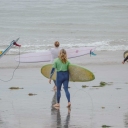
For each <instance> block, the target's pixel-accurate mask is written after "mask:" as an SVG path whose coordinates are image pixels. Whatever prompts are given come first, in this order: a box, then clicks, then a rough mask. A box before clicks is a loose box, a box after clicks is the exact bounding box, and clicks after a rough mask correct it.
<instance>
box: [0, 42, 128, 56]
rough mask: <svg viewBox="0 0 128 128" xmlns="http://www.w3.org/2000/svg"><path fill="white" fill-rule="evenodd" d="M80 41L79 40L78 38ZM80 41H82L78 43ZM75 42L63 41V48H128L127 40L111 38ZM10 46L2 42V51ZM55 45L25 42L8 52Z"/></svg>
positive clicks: (25, 51)
mask: <svg viewBox="0 0 128 128" xmlns="http://www.w3.org/2000/svg"><path fill="white" fill-rule="evenodd" d="M77 41H78V40H77ZM78 42H80V43H78ZM78 42H75V43H67V42H65V43H62V44H61V47H62V48H75V47H89V46H94V47H96V50H97V51H120V50H123V51H125V50H128V42H127V41H126V40H117V41H116V40H114V41H113V40H111V41H97V42H89V43H82V41H78ZM7 47H8V45H7V44H2V45H1V46H0V51H4V50H5V49H6V48H7ZM52 47H53V44H51V43H49V44H47V43H45V44H38V43H35V44H23V45H22V46H21V48H20V49H19V48H18V47H16V46H14V47H12V48H11V50H10V51H9V52H8V54H17V53H18V52H19V50H20V53H29V52H42V51H46V50H49V49H50V48H52Z"/></svg>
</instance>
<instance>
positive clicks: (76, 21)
mask: <svg viewBox="0 0 128 128" xmlns="http://www.w3.org/2000/svg"><path fill="white" fill-rule="evenodd" d="M18 37H20V40H19V41H18V43H19V44H21V45H22V47H21V52H22V53H25V52H40V51H42V50H47V49H49V48H50V47H52V46H53V43H54V42H55V41H56V40H58V41H59V42H60V43H61V46H62V47H64V48H70V47H80V46H82V47H83V46H96V47H97V48H96V50H98V51H101V50H108V51H109V50H112V51H114V50H123V51H125V50H128V0H0V51H2V50H4V49H5V48H6V47H7V46H8V45H9V44H10V42H11V41H12V40H15V39H17V38H18ZM17 52H18V51H17V48H16V47H13V48H12V49H11V50H10V51H9V53H8V54H17Z"/></svg>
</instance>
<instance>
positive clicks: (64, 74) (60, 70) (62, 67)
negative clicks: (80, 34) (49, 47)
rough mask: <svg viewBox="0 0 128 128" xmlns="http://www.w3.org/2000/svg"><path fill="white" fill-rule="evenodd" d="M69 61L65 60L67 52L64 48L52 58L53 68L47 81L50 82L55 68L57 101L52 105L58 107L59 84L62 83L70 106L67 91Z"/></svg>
mask: <svg viewBox="0 0 128 128" xmlns="http://www.w3.org/2000/svg"><path fill="white" fill-rule="evenodd" d="M69 64H70V62H69V61H68V60H67V53H66V50H65V49H61V50H60V53H59V56H58V58H56V59H55V60H54V63H53V68H52V71H51V75H50V79H49V83H50V84H51V78H52V75H53V73H54V71H55V69H56V71H57V76H56V86H57V103H56V104H54V105H53V106H54V107H60V97H61V86H62V84H63V86H64V90H65V94H66V97H67V100H68V106H67V107H70V106H71V103H70V93H69V91H68V83H69V71H68V66H69Z"/></svg>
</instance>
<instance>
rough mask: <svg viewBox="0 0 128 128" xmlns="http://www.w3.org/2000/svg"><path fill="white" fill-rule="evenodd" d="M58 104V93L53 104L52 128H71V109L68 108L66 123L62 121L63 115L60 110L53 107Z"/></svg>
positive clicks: (54, 96)
mask: <svg viewBox="0 0 128 128" xmlns="http://www.w3.org/2000/svg"><path fill="white" fill-rule="evenodd" d="M55 103H56V92H55V93H54V95H53V98H52V104H51V118H52V124H51V127H55V128H62V127H63V128H69V122H70V111H71V109H70V108H67V116H66V119H65V120H64V122H63V121H62V119H61V113H60V109H59V108H55V107H53V105H54V104H55Z"/></svg>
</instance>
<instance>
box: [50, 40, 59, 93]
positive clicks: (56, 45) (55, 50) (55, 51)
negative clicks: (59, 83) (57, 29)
mask: <svg viewBox="0 0 128 128" xmlns="http://www.w3.org/2000/svg"><path fill="white" fill-rule="evenodd" d="M59 46H60V43H59V41H55V43H54V48H51V49H50V51H51V63H53V61H54V59H56V58H58V54H59V51H60V48H59ZM53 81H54V84H55V85H54V87H53V90H56V81H55V80H53Z"/></svg>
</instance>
